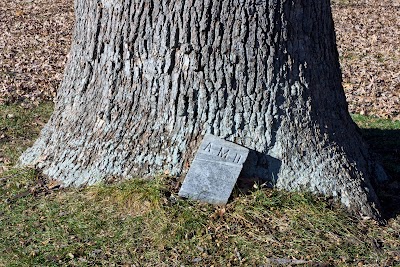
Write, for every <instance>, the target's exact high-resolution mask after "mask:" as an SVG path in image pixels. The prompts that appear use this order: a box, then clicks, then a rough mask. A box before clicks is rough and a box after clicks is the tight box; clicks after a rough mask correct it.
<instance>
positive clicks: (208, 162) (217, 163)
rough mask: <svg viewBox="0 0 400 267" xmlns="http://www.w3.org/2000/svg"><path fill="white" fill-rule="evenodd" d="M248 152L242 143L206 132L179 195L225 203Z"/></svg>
mask: <svg viewBox="0 0 400 267" xmlns="http://www.w3.org/2000/svg"><path fill="white" fill-rule="evenodd" d="M248 154H249V150H248V149H247V148H245V147H242V146H240V145H237V144H234V143H231V142H228V141H225V140H223V139H221V138H219V137H216V136H214V135H211V134H206V135H205V136H204V139H203V141H202V143H201V145H200V148H199V150H198V151H197V154H196V156H195V158H194V160H193V162H192V164H191V166H190V169H189V171H188V173H187V175H186V177H185V180H184V181H183V184H182V187H181V189H180V191H179V196H181V197H186V198H190V199H193V200H199V201H201V202H207V203H210V204H217V205H223V204H226V203H227V202H228V198H229V196H230V195H231V193H232V190H233V187H234V186H235V183H236V180H237V179H238V177H239V174H240V172H241V170H242V168H243V163H244V162H245V161H246V158H247V155H248Z"/></svg>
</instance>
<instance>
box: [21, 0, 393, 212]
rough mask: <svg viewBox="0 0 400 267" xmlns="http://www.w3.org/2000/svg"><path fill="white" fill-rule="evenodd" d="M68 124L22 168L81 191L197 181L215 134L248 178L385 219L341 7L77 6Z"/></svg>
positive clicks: (143, 0) (212, 1)
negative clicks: (232, 149) (347, 86)
mask: <svg viewBox="0 0 400 267" xmlns="http://www.w3.org/2000/svg"><path fill="white" fill-rule="evenodd" d="M75 11H76V26H75V32H74V39H73V45H72V48H71V52H70V59H69V62H68V64H67V67H66V71H65V76H64V80H63V82H62V84H61V87H60V89H59V91H58V96H57V99H56V106H55V110H54V113H53V115H52V117H51V119H50V121H49V122H48V123H47V125H46V126H45V128H44V129H43V130H42V132H41V135H40V137H39V139H38V140H37V141H36V143H35V144H34V145H33V147H32V148H30V149H28V150H27V151H26V152H25V153H24V154H23V155H22V157H21V160H20V161H21V163H22V164H23V165H34V166H36V167H37V168H41V169H43V172H44V173H45V174H47V175H48V176H50V177H52V178H55V179H58V180H60V181H62V182H63V183H64V184H65V185H66V186H68V185H75V186H79V185H84V184H93V183H95V182H98V181H101V180H102V179H104V178H105V177H107V176H122V177H128V176H143V175H151V174H155V173H157V172H161V171H168V172H170V173H171V174H172V175H182V174H184V173H185V172H186V171H187V169H188V166H189V164H190V161H191V159H192V158H193V155H194V153H195V152H196V149H197V147H198V145H199V142H200V141H201V139H202V137H203V135H204V134H205V133H212V134H215V135H217V136H220V137H221V138H224V139H226V140H229V141H233V142H235V143H238V144H241V145H243V146H245V147H247V148H250V149H251V150H252V154H251V156H250V160H249V161H248V163H247V166H246V171H245V173H244V175H247V176H257V177H260V178H263V179H267V180H269V181H272V182H274V183H275V184H276V186H277V187H278V188H282V189H288V190H307V191H311V192H314V193H317V194H323V195H326V196H332V197H334V198H337V199H340V201H341V202H342V203H343V204H344V205H345V206H346V207H348V208H349V209H350V210H352V211H353V212H355V213H357V214H360V215H366V216H371V217H375V218H376V217H378V216H379V203H378V199H377V196H376V194H375V192H374V189H373V186H372V185H371V182H373V181H376V179H375V178H376V177H379V178H380V179H385V173H384V172H383V171H382V170H381V168H380V167H379V165H377V164H375V163H374V162H373V161H372V160H371V157H370V155H369V153H368V151H367V148H366V146H365V145H364V143H363V142H362V140H361V138H360V136H359V134H358V132H357V128H356V126H355V124H354V123H353V122H352V120H351V118H350V116H349V114H348V111H347V104H346V100H345V96H344V92H343V89H342V86H341V74H340V67H339V63H338V53H337V50H336V44H335V34H334V28H333V21H332V17H331V9H330V1H329V0H319V1H314V0H259V1H256V0H224V1H222V0H219V1H216V0H204V1H195V0H186V1H181V0H178V1H170V0H156V1H155V0H97V1H95V0H75Z"/></svg>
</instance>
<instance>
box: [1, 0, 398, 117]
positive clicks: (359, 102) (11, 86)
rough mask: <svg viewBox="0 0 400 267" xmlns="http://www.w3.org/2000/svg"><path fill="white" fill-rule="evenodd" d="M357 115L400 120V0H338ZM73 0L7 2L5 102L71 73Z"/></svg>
mask: <svg viewBox="0 0 400 267" xmlns="http://www.w3.org/2000/svg"><path fill="white" fill-rule="evenodd" d="M332 2H333V3H332V8H333V15H334V21H335V26H336V34H337V43H338V50H339V54H340V61H341V66H342V71H343V87H344V89H345V92H346V96H347V100H348V102H349V109H350V112H351V113H358V114H362V115H372V116H377V117H381V118H391V119H396V120H400V0H363V1H360V0H334V1H332ZM73 22H74V14H73V1H72V0H53V1H50V0H19V1H8V0H0V103H20V104H21V105H23V106H31V105H35V104H38V103H39V102H41V101H43V100H51V99H53V97H54V96H55V92H56V90H57V88H58V85H59V83H60V81H61V80H62V76H63V69H64V65H65V63H66V60H67V54H68V51H69V47H70V43H71V36H72V29H73Z"/></svg>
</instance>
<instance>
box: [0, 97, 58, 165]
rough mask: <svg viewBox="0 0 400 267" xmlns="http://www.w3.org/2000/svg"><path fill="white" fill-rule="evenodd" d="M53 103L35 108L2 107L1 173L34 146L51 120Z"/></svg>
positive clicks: (0, 106)
mask: <svg viewBox="0 0 400 267" xmlns="http://www.w3.org/2000/svg"><path fill="white" fill-rule="evenodd" d="M52 110H53V103H51V102H47V103H43V104H41V105H39V106H38V107H35V108H29V109H28V108H23V107H21V106H19V105H0V173H1V171H2V167H3V168H5V167H4V166H6V165H7V166H11V165H13V164H15V163H16V161H17V159H18V157H19V156H20V155H21V153H22V152H23V151H24V150H25V149H26V148H27V147H28V146H29V145H31V144H32V142H33V140H34V139H35V138H36V136H37V135H38V134H39V132H40V129H41V128H42V127H43V125H44V123H45V122H46V121H47V120H48V119H49V117H50V114H51V112H52Z"/></svg>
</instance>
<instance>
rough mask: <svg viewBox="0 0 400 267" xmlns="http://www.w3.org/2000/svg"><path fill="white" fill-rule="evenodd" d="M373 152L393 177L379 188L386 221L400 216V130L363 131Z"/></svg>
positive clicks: (378, 191)
mask: <svg viewBox="0 0 400 267" xmlns="http://www.w3.org/2000/svg"><path fill="white" fill-rule="evenodd" d="M361 133H362V135H363V137H364V139H365V141H366V142H367V143H368V145H369V147H370V149H371V151H372V152H374V153H375V154H376V155H377V157H378V159H380V161H381V162H382V164H383V167H384V169H385V170H386V172H387V174H388V175H389V176H390V177H391V180H390V181H387V182H385V183H383V184H381V185H379V186H378V188H377V193H378V195H379V197H380V200H381V204H382V207H383V209H384V216H385V217H386V219H390V218H393V217H396V216H397V215H399V214H400V130H398V129H389V130H386V129H373V128H371V129H365V128H364V129H361Z"/></svg>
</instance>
